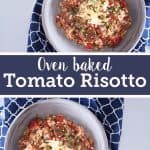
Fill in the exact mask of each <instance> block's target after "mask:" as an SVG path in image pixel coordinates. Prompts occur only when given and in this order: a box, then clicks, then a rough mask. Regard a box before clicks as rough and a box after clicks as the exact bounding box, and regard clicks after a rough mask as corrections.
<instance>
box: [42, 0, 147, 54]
mask: <svg viewBox="0 0 150 150" xmlns="http://www.w3.org/2000/svg"><path fill="white" fill-rule="evenodd" d="M126 1H127V3H128V5H129V12H130V14H131V16H132V20H133V23H132V26H131V28H130V29H129V30H128V33H127V34H126V36H125V38H124V39H123V41H122V42H121V43H120V44H119V45H118V46H117V47H115V48H104V49H101V51H102V52H128V51H131V50H132V49H133V48H134V47H135V46H136V44H137V42H138V41H139V39H140V37H141V35H142V33H143V29H144V26H145V18H146V10H145V2H144V0H126ZM59 2H60V0H44V5H43V9H42V23H43V27H44V31H45V33H46V36H47V38H48V40H49V42H50V43H51V44H52V45H53V47H54V48H55V49H56V50H57V51H58V52H86V50H85V49H84V48H82V47H81V46H79V45H77V44H75V43H74V42H72V41H70V40H68V39H67V38H66V37H65V35H64V33H63V32H61V30H60V29H58V28H57V27H56V15H57V14H58V12H59V7H58V3H59Z"/></svg>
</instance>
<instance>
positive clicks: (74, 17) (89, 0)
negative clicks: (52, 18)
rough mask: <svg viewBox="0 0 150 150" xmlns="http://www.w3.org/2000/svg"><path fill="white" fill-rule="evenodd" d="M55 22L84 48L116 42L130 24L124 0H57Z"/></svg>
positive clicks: (114, 44)
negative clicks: (57, 10)
mask: <svg viewBox="0 0 150 150" xmlns="http://www.w3.org/2000/svg"><path fill="white" fill-rule="evenodd" d="M59 6H60V13H59V14H58V15H57V17H56V24H57V26H58V27H59V28H61V29H63V31H64V34H65V36H66V37H67V38H68V39H70V40H72V41H74V42H75V43H77V44H79V45H81V46H83V47H85V48H86V49H93V50H99V49H101V48H103V47H115V46H117V45H118V44H119V43H120V42H121V41H122V39H123V37H124V36H125V34H126V32H127V30H128V28H129V27H130V26H131V22H132V21H131V16H130V15H129V11H128V5H127V3H126V1H125V0H60V3H59Z"/></svg>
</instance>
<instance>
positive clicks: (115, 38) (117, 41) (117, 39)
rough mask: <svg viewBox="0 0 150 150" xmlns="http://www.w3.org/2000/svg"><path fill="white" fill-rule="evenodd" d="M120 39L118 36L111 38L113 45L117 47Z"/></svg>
mask: <svg viewBox="0 0 150 150" xmlns="http://www.w3.org/2000/svg"><path fill="white" fill-rule="evenodd" d="M121 40H122V38H121V37H120V36H116V37H113V38H112V43H113V45H118V44H119V43H120V42H121Z"/></svg>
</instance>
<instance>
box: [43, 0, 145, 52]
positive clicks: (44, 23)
mask: <svg viewBox="0 0 150 150" xmlns="http://www.w3.org/2000/svg"><path fill="white" fill-rule="evenodd" d="M140 1H141V5H140V6H141V8H142V13H143V17H142V18H141V22H142V23H141V26H140V28H139V31H140V32H138V33H137V39H136V40H135V42H134V43H133V45H132V46H131V47H130V49H128V50H125V51H105V50H104V51H77V52H73V51H61V50H60V49H58V48H57V45H56V44H55V43H53V41H52V40H51V37H50V35H49V34H48V28H47V25H46V16H47V14H46V11H45V10H46V9H45V8H46V7H47V3H48V2H49V0H44V2H43V5H42V26H43V29H44V32H45V35H46V38H47V39H48V42H49V43H50V44H51V45H52V47H53V48H54V49H55V50H56V52H63V53H94V52H96V53H109V52H111V53H113V52H119V53H121V52H127V53H128V52H132V50H133V49H134V48H135V46H136V45H137V43H138V42H139V40H140V38H141V37H142V34H143V32H144V27H145V23H146V8H145V1H144V0H140Z"/></svg>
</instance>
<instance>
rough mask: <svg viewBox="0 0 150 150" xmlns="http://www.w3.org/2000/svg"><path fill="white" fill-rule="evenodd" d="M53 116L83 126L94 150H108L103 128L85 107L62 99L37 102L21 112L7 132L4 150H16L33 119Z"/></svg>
mask: <svg viewBox="0 0 150 150" xmlns="http://www.w3.org/2000/svg"><path fill="white" fill-rule="evenodd" d="M53 114H54V115H56V114H63V115H65V116H66V117H67V118H68V119H70V120H72V121H74V122H75V123H77V124H79V125H81V126H83V127H84V128H85V129H86V132H87V134H89V135H91V136H92V137H93V139H94V143H95V150H108V142H107V138H106V135H105V132H104V129H103V126H102V125H101V123H100V122H99V121H98V119H97V118H96V117H95V115H94V114H93V113H91V112H90V111H89V110H88V109H87V108H86V107H84V106H81V105H79V104H77V103H75V102H72V101H68V100H63V99H50V100H47V101H43V102H38V103H35V104H33V105H31V106H29V107H28V108H26V109H25V110H24V111H23V112H21V113H20V115H19V116H18V117H17V118H16V119H15V120H14V122H13V123H12V125H11V126H10V128H9V130H8V133H7V137H6V141H5V150H18V141H19V139H20V137H21V136H22V135H23V132H24V130H25V128H26V127H27V125H28V124H29V122H30V121H31V120H32V119H33V118H35V117H37V116H38V117H42V118H43V117H47V116H49V115H53Z"/></svg>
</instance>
